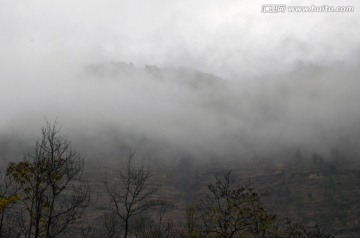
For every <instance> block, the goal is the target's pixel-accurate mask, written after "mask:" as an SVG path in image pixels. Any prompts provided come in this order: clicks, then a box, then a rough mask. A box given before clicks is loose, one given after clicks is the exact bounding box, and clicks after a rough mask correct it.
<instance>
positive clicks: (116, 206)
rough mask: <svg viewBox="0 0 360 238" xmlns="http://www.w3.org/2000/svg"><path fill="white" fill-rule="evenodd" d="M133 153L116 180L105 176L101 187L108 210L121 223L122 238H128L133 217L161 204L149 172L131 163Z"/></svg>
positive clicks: (130, 153) (131, 152)
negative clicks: (103, 190)
mask: <svg viewBox="0 0 360 238" xmlns="http://www.w3.org/2000/svg"><path fill="white" fill-rule="evenodd" d="M134 155H135V151H133V150H131V151H130V152H129V156H128V161H127V166H126V169H125V170H124V171H119V177H118V178H112V179H111V180H110V178H109V177H108V176H107V175H106V174H105V176H104V178H103V185H104V189H105V192H106V194H107V195H108V197H109V199H110V204H111V205H110V207H109V210H110V211H111V213H112V214H114V215H116V217H117V218H118V219H119V220H120V221H121V222H122V223H123V226H124V238H126V237H128V234H129V228H130V221H131V219H132V218H133V217H134V216H137V215H140V214H142V213H144V212H145V211H147V210H149V209H150V208H153V207H155V206H158V205H160V204H162V202H161V201H160V200H159V199H157V198H155V196H154V195H155V193H156V192H157V191H158V189H159V187H158V186H157V185H155V184H154V183H153V181H152V178H153V176H152V173H151V171H150V170H149V169H148V168H146V167H144V166H136V165H134V163H133V159H134Z"/></svg>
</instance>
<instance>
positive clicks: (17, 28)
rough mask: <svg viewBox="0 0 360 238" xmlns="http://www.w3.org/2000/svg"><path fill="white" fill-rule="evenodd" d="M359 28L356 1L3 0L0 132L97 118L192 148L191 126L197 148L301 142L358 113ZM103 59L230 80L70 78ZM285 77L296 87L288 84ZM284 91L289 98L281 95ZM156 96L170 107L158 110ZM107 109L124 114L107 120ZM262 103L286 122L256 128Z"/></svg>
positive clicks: (111, 114)
mask: <svg viewBox="0 0 360 238" xmlns="http://www.w3.org/2000/svg"><path fill="white" fill-rule="evenodd" d="M274 3H278V4H287V6H296V5H312V4H314V5H316V6H321V5H323V4H326V5H329V6H339V4H341V5H342V6H355V11H354V12H351V13H325V12H323V13H290V12H285V13H278V14H271V13H267V14H265V13H262V12H261V9H262V5H263V4H274ZM359 29H360V4H359V3H358V1H357V0H346V1H329V0H326V1H323V0H313V1H285V0H284V1H279V0H271V1H270V0H266V1H265V0H251V1H250V0H249V1H243V0H241V1H240V0H239V1H232V0H222V1H220V0H196V1H194V0H192V1H190V0H171V1H168V0H146V1H145V0H141V1H140V0H131V1H130V0H102V1H100V0H51V1H49V0H0V109H1V113H2V114H1V119H0V126H1V127H8V126H9V124H11V123H13V124H14V123H15V122H16V121H17V120H22V121H23V122H24V121H25V122H26V121H27V122H28V123H30V119H29V118H30V116H29V115H32V117H33V118H35V120H37V121H39V122H40V124H42V122H43V118H44V116H47V117H50V119H53V118H56V117H58V118H59V120H60V121H61V122H63V123H65V122H66V121H71V120H73V121H75V120H78V121H77V123H79V124H86V123H88V122H89V120H88V118H92V119H91V120H93V123H95V121H97V120H98V119H99V118H98V117H100V118H106V119H104V121H106V120H110V119H109V118H112V119H111V120H110V121H116V122H117V123H118V124H120V125H121V126H124V125H126V126H128V127H129V130H130V131H131V130H133V129H134V128H137V129H138V130H139V133H146V134H147V136H149V135H150V136H151V135H156V136H163V138H167V139H168V138H169V137H172V138H175V139H174V141H175V142H174V143H180V142H181V143H184V144H186V143H189V144H190V142H191V141H188V138H189V137H192V136H193V135H192V133H193V131H194V130H195V129H196V130H199V131H200V132H199V133H198V135H197V136H198V137H197V138H194V140H196V141H197V142H198V143H202V142H203V141H204V138H206V139H209V138H210V139H209V140H210V142H209V143H207V142H204V143H207V144H206V145H205V146H204V147H206V146H208V147H211V146H213V144H216V143H218V139H219V138H225V139H224V140H223V143H224V144H225V142H226V141H227V140H226V139H228V140H231V139H232V138H234V136H235V137H236V136H237V135H239V134H242V133H244V134H246V133H250V134H252V135H256V136H257V137H259V138H265V137H267V138H268V139H269V141H271V140H272V139H273V138H274V137H273V135H276V136H277V137H281V138H282V140H283V141H284V140H285V141H288V140H289V138H290V137H291V135H293V134H294V132H295V131H296V132H298V134H303V136H302V137H301V136H300V137H301V138H302V141H306V138H309V137H311V136H309V134H311V132H314V130H313V129H314V128H319V126H318V125H322V126H324V123H323V121H324V120H325V121H326V122H327V123H325V124H326V125H327V126H325V127H324V128H323V129H322V130H323V131H327V132H328V131H329V130H328V129H329V128H343V127H346V125H349V127H352V126H353V125H354V123H355V121H356V120H357V119H358V116H359V115H360V112H359V110H358V109H356V108H357V107H356V105H357V104H356V103H357V101H358V99H359V97H358V96H357V95H358V93H357V88H358V87H359V83H358V80H357V77H358V71H356V68H357V66H359V55H360V30H359ZM110 61H124V62H132V63H134V65H135V66H136V67H138V68H141V67H143V66H144V65H145V64H150V65H158V66H160V67H190V68H194V69H198V70H201V71H203V72H208V73H213V74H215V75H219V76H220V77H223V78H225V79H226V80H228V81H229V82H232V85H231V86H228V88H227V89H226V90H223V91H221V90H217V91H212V93H211V94H208V93H199V95H196V96H194V94H192V91H189V89H184V88H182V89H178V88H176V87H177V86H174V85H170V86H169V87H170V88H164V87H163V85H159V84H158V83H154V84H153V85H152V86H151V85H147V83H148V81H147V80H143V81H139V82H140V83H141V84H146V86H139V85H137V86H136V85H135V86H134V85H132V83H126V84H125V83H123V84H122V88H121V89H120V87H118V86H119V85H117V86H116V85H115V86H114V85H113V84H107V85H102V86H101V85H100V86H99V85H98V84H95V85H94V84H92V85H89V84H84V82H83V81H81V80H79V78H78V75H79V74H81V73H82V71H83V69H84V66H86V65H88V64H91V63H106V62H110ZM302 65H316V66H317V67H320V68H321V67H322V68H321V70H320V71H321V72H322V73H320V74H313V73H314V72H319V71H316V70H317V69H316V67H315V69H313V68H311V67H310V68H309V67H305V68H303V69H304V70H306V72H305V73H304V74H303V75H300V74H301V71H302ZM336 67H339V68H336ZM299 68H300V71H296V70H297V69H299ZM347 70H348V71H347ZM323 71H324V72H323ZM294 72H295V73H294ZM295 74H299V75H300V76H299V75H295ZM345 74H346V76H344V75H345ZM277 75H280V76H279V78H280V79H278V77H277ZM309 75H310V76H309ZM325 77H327V78H328V80H329V83H327V82H326V81H324V78H325ZM143 78H147V76H143ZM342 78H344V80H343V79H342ZM291 79H297V80H298V81H299V82H297V83H295V84H292V83H291ZM254 81H256V83H255V84H254V83H253V82H254ZM70 82H71V83H70ZM259 85H262V86H259ZM264 85H265V86H264ZM134 87H135V90H134V91H129V90H130V89H134ZM282 88H285V91H284V90H283V91H284V92H286V91H287V90H289V91H288V93H290V97H287V96H286V97H285V98H283V96H281V95H283V94H282V93H280V94H281V95H280V94H279V93H278V91H279V89H281V90H282ZM314 88H315V89H316V90H315V91H314ZM281 90H280V91H281ZM281 92H282V91H281ZM285 94H286V93H285ZM285 94H284V95H285ZM174 95H176V96H175V97H174ZM229 95H230V96H229ZM246 95H247V96H246ZM279 95H280V96H279ZM309 95H310V96H309ZM314 95H315V97H314ZM316 95H318V96H316ZM319 95H320V96H319ZM204 97H205V98H207V99H209V100H208V101H206V100H207V99H206V100H205V99H203V98H204ZM316 97H318V98H320V99H316V100H317V101H316V100H315V99H314V98H316ZM198 98H201V99H199V100H200V101H201V100H205V102H206V103H209V104H211V103H215V104H216V103H218V105H217V107H220V108H221V105H225V106H226V107H228V109H229V111H228V112H225V114H222V113H224V110H223V109H221V110H220V112H221V113H220V112H218V111H215V112H214V111H211V110H212V109H211V110H209V108H205V109H204V107H202V106H199V104H196V103H198V101H199V100H198ZM164 99H166V100H167V101H168V102H169V103H168V104H165V103H164V104H162V103H160V104H159V102H163V101H164ZM153 100H154V101H153ZM314 100H315V101H316V103H314ZM153 102H155V103H153ZM201 102H202V101H201ZM219 102H220V103H219ZM240 102H241V103H240ZM263 102H265V104H266V105H265V106H264V105H263ZM102 103H103V104H102ZM113 103H115V104H116V103H117V104H116V105H118V106H119V107H118V108H117V109H119V108H121V110H122V112H124V111H126V115H125V116H124V115H123V114H121V113H119V112H117V113H114V111H116V110H115V107H114V106H111V105H112V104H113ZM237 104H241V106H237ZM245 104H246V105H245ZM184 105H185V106H184ZM219 105H220V106H219ZM234 105H236V106H235V107H234ZM244 105H245V106H244ZM254 105H255V106H254ZM334 105H335V106H334ZM344 105H345V106H344ZM149 107H151V109H152V113H151V114H150V116H149V114H147V112H149ZM214 107H216V105H215V106H214ZM252 107H253V108H252ZM244 108H245V109H244ZM259 108H260V109H259ZM263 108H265V109H266V108H267V109H266V110H269V111H270V112H272V113H274V112H276V113H277V112H283V114H281V113H280V114H279V115H283V117H281V118H278V119H276V120H277V122H276V123H275V124H274V123H273V122H269V121H266V123H265V122H264V123H263V124H261V123H260V122H259V121H261V119H259V118H261V117H262V116H263V114H264V112H263V111H261V110H263ZM269 108H270V109H269ZM225 111H226V110H225ZM251 113H253V114H251ZM220 114H221V115H220ZM270 114H271V113H270ZM34 115H36V116H34ZM69 115H71V116H69ZM224 115H225V116H224ZM119 118H120V119H119ZM134 118H135V119H134ZM144 118H146V120H144ZM204 118H207V120H204ZM219 118H220V119H219ZM355 119H356V120H355ZM162 120H165V122H164V121H162ZM186 120H190V121H191V122H192V124H186V123H183V121H186ZM104 121H103V122H104ZM339 122H341V123H339ZM259 123H260V125H259ZM219 125H221V126H219ZM309 125H311V126H309ZM65 127H66V126H65ZM69 127H70V128H72V127H71V126H69V125H68V128H69ZM73 127H75V126H73ZM160 128H163V129H164V131H162V132H161V133H159V129H160ZM259 128H260V129H259ZM284 128H287V130H285V129H284ZM30 129H32V128H30ZM36 129H37V128H36ZM249 130H250V131H251V132H249ZM253 130H254V131H253ZM300 132H301V133H300ZM307 133H308V134H307ZM306 134H307V135H306ZM265 135H266V136H265ZM322 136H324V135H322ZM195 137H196V136H195ZM179 138H180V139H179ZM197 145H198V144H196V145H193V146H197ZM223 149H224V150H225V149H226V148H225V147H224V148H223Z"/></svg>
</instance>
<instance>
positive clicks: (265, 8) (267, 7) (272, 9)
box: [261, 4, 355, 13]
mask: <svg viewBox="0 0 360 238" xmlns="http://www.w3.org/2000/svg"><path fill="white" fill-rule="evenodd" d="M354 11H355V6H331V5H321V6H316V5H305V6H288V5H286V4H263V5H262V6H261V12H262V13H285V12H289V13H301V12H309V13H314V12H315V13H316V12H323V13H332V12H335V13H337V12H338V13H349V12H354Z"/></svg>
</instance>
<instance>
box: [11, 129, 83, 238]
mask: <svg viewBox="0 0 360 238" xmlns="http://www.w3.org/2000/svg"><path fill="white" fill-rule="evenodd" d="M83 167H84V164H83V158H82V157H81V156H80V155H79V154H78V153H76V152H74V151H73V150H72V149H71V146H70V142H69V141H68V140H67V138H66V137H64V136H63V135H61V134H60V132H59V129H58V127H57V123H56V122H55V123H53V124H51V123H49V122H47V125H46V126H44V127H43V128H42V130H41V137H40V139H38V140H37V141H36V144H35V147H34V151H33V152H32V153H30V154H29V155H27V156H25V157H24V159H23V160H22V161H20V162H18V163H10V164H9V166H8V168H7V174H8V175H9V176H11V177H12V178H13V179H14V180H15V181H16V182H17V183H18V185H19V186H20V188H21V190H20V192H21V201H22V202H23V206H24V209H23V211H24V213H25V214H27V217H26V219H25V220H23V221H22V223H24V225H25V226H26V231H25V232H24V233H25V235H26V236H27V237H46V238H50V237H56V236H57V235H59V234H61V233H64V232H65V231H66V229H67V228H68V227H69V225H70V224H73V223H75V222H76V220H77V218H79V215H80V214H81V211H83V210H84V209H85V208H86V207H87V206H88V205H89V192H88V187H87V184H86V183H85V181H84V180H83V179H82V170H83Z"/></svg>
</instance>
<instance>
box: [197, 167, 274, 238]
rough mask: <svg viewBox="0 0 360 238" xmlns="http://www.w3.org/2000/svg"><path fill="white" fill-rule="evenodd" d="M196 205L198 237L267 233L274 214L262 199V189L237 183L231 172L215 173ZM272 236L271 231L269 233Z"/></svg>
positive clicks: (272, 226) (270, 228) (247, 235)
mask: <svg viewBox="0 0 360 238" xmlns="http://www.w3.org/2000/svg"><path fill="white" fill-rule="evenodd" d="M208 190H209V192H208V193H207V194H206V195H205V196H204V197H203V198H202V199H201V203H200V204H199V206H198V209H199V216H200V220H201V228H200V231H201V233H202V235H201V236H200V237H223V238H231V237H263V238H265V237H269V236H271V235H272V232H273V228H276V227H275V216H274V215H272V214H270V213H269V212H268V211H267V210H266V209H265V208H264V207H263V204H262V202H261V193H258V192H256V191H254V189H252V188H251V187H250V186H245V187H241V186H237V185H236V184H235V183H234V180H233V179H232V178H231V174H230V172H228V173H226V174H225V175H223V176H222V177H218V176H216V177H215V183H214V184H210V185H208ZM272 236H273V235H272Z"/></svg>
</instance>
